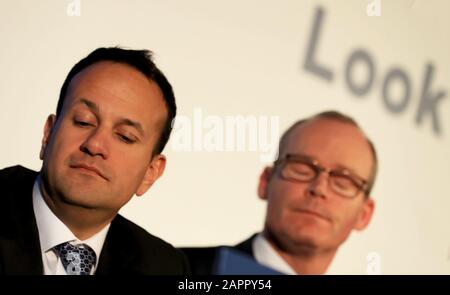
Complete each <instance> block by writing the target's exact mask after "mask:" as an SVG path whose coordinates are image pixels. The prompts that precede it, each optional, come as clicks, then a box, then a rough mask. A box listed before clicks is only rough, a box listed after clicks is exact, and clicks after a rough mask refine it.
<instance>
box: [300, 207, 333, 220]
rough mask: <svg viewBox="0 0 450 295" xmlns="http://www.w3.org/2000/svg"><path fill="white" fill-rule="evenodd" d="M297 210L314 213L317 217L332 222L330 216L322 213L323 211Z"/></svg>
mask: <svg viewBox="0 0 450 295" xmlns="http://www.w3.org/2000/svg"><path fill="white" fill-rule="evenodd" d="M295 211H297V212H300V213H303V214H309V215H312V216H315V217H318V218H321V219H324V220H326V221H329V222H331V219H330V218H328V217H327V216H325V215H323V214H321V213H319V212H317V211H314V210H309V209H296V210H295Z"/></svg>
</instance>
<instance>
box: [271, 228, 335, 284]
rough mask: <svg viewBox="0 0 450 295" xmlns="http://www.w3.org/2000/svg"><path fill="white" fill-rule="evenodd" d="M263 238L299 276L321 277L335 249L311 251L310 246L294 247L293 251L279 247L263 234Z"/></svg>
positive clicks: (331, 259)
mask: <svg viewBox="0 0 450 295" xmlns="http://www.w3.org/2000/svg"><path fill="white" fill-rule="evenodd" d="M264 237H265V238H266V239H267V241H268V242H269V243H270V245H271V246H272V247H273V249H274V250H275V251H276V252H277V253H278V255H280V257H281V258H282V259H283V260H284V261H286V263H287V264H289V266H290V267H291V268H292V269H293V270H294V271H295V272H296V273H297V274H300V275H321V274H324V273H325V272H326V271H327V269H328V267H329V265H330V264H331V262H332V261H333V258H334V256H335V254H336V251H337V249H333V250H328V251H323V250H322V251H321V250H317V249H313V248H311V247H310V246H304V247H296V249H295V251H291V250H289V249H285V248H284V247H280V246H279V243H277V242H276V241H275V240H274V239H273V238H272V237H271V235H270V234H267V232H264Z"/></svg>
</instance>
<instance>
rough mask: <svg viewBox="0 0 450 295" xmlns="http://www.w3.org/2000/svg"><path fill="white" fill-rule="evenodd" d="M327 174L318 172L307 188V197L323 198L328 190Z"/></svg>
mask: <svg viewBox="0 0 450 295" xmlns="http://www.w3.org/2000/svg"><path fill="white" fill-rule="evenodd" d="M328 177H329V176H328V174H327V173H324V172H320V173H319V174H318V175H317V177H316V178H315V179H313V180H312V181H311V182H310V183H309V186H308V195H310V196H312V197H321V198H325V197H326V196H327V193H328V191H327V189H328Z"/></svg>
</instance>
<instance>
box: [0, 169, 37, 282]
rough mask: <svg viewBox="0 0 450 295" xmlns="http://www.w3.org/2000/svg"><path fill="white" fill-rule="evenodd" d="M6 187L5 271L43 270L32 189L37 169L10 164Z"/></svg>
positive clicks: (1, 233) (0, 237)
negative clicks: (11, 166) (7, 185)
mask: <svg viewBox="0 0 450 295" xmlns="http://www.w3.org/2000/svg"><path fill="white" fill-rule="evenodd" d="M9 173H10V174H8V176H7V179H8V180H10V183H9V184H10V185H9V187H8V188H6V189H5V190H4V193H5V195H6V196H5V199H4V200H6V204H4V205H5V206H6V208H5V209H6V210H7V211H6V212H4V213H5V215H4V216H3V218H4V219H6V220H4V221H3V220H2V223H3V222H5V223H4V224H2V225H0V242H1V249H0V250H1V253H0V255H1V260H2V262H3V271H4V273H5V274H43V273H44V272H43V265H42V254H41V249H40V243H39V233H38V229H37V225H36V219H35V217H34V211H33V203H32V202H33V201H32V192H33V185H34V181H35V179H36V176H37V173H36V172H34V171H31V170H28V169H26V168H23V167H20V166H17V167H13V168H11V170H10V171H9Z"/></svg>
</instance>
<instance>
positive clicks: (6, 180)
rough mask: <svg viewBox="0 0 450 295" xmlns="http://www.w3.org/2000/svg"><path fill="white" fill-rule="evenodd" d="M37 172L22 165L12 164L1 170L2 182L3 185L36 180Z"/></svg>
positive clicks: (0, 178)
mask: <svg viewBox="0 0 450 295" xmlns="http://www.w3.org/2000/svg"><path fill="white" fill-rule="evenodd" d="M37 174H38V173H37V172H36V171H33V170H31V169H28V168H25V167H22V166H19V165H17V166H12V167H7V168H3V169H1V170H0V183H2V184H3V185H7V184H13V183H17V182H19V181H20V182H22V181H27V180H29V181H34V179H35V178H36V176H37Z"/></svg>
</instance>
